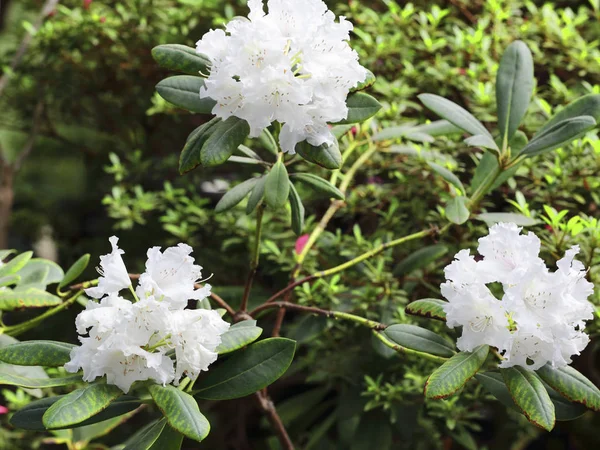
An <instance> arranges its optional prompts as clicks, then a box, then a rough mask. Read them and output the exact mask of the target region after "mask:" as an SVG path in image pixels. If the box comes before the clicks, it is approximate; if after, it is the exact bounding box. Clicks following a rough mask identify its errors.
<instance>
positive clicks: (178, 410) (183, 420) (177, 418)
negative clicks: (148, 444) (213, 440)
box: [149, 384, 210, 442]
mask: <svg viewBox="0 0 600 450" xmlns="http://www.w3.org/2000/svg"><path fill="white" fill-rule="evenodd" d="M149 390H150V395H152V398H153V399H154V401H155V402H156V406H158V408H159V409H160V410H161V411H162V413H163V414H164V416H165V417H166V418H167V421H168V422H169V425H171V426H172V427H173V428H174V429H175V430H177V431H179V432H180V433H181V434H183V435H184V436H187V437H189V438H190V439H194V440H195V441H199V442H200V441H202V440H203V439H204V438H205V437H206V436H208V433H209V431H210V424H209V423H208V420H206V417H204V416H203V415H202V413H201V412H200V409H199V408H198V403H196V400H194V397H192V396H191V395H190V394H186V393H185V392H183V391H181V390H179V389H177V388H176V387H174V386H170V385H167V386H164V387H163V386H160V385H158V384H155V385H153V386H150V387H149Z"/></svg>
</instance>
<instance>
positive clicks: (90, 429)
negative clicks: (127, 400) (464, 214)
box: [71, 399, 139, 450]
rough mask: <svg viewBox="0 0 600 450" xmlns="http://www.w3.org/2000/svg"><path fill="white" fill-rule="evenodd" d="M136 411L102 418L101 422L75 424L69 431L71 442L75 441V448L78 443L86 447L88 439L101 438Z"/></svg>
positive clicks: (136, 411)
mask: <svg viewBox="0 0 600 450" xmlns="http://www.w3.org/2000/svg"><path fill="white" fill-rule="evenodd" d="M119 400H120V399H119ZM115 403H117V402H113V403H111V406H113V405H115ZM109 408H110V406H109ZM107 410H108V408H107V409H105V410H104V411H103V413H104V412H105V411H107ZM138 412H139V409H137V410H133V411H131V412H129V413H127V414H120V415H118V416H115V417H112V418H110V419H106V420H103V421H101V422H97V423H93V424H91V425H86V426H77V427H76V428H73V429H71V432H72V433H73V438H72V442H74V443H75V442H76V443H77V444H76V445H75V447H76V448H77V445H79V448H83V447H86V448H88V447H87V444H88V443H89V442H90V441H92V440H94V439H98V438H101V437H103V436H106V435H107V434H109V433H110V432H111V431H113V430H114V429H115V428H117V427H118V426H120V425H122V424H124V423H125V422H127V421H128V420H129V419H131V418H132V417H133V416H134V415H135V414H136V413H138ZM101 414H102V413H101ZM92 419H93V417H92ZM98 450H99V449H98Z"/></svg>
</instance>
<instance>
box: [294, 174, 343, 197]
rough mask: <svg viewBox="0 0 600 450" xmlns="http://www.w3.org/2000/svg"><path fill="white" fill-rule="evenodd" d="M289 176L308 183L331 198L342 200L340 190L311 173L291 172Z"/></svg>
mask: <svg viewBox="0 0 600 450" xmlns="http://www.w3.org/2000/svg"><path fill="white" fill-rule="evenodd" d="M290 177H292V178H294V179H297V180H299V181H301V182H302V183H306V184H308V185H309V186H310V187H312V188H313V189H315V190H316V191H318V192H321V193H323V194H325V195H328V196H329V197H331V198H337V199H339V200H344V198H345V197H344V194H342V192H341V191H340V190H339V189H338V188H336V187H335V186H334V185H333V184H331V183H330V182H329V181H327V180H324V179H323V178H321V177H319V176H317V175H313V174H312V173H293V174H291V175H290Z"/></svg>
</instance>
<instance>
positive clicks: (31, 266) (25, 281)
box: [18, 258, 65, 290]
mask: <svg viewBox="0 0 600 450" xmlns="http://www.w3.org/2000/svg"><path fill="white" fill-rule="evenodd" d="M18 275H19V276H20V277H21V282H20V283H19V289H25V288H29V287H35V288H37V289H42V290H46V286H48V285H49V284H53V283H58V282H59V281H60V280H62V279H63V277H64V276H65V273H64V272H63V270H62V269H61V267H60V266H59V265H58V264H56V263H55V262H53V261H49V260H47V259H41V258H32V259H30V260H29V261H28V262H27V264H25V266H24V267H23V268H21V270H19V272H18Z"/></svg>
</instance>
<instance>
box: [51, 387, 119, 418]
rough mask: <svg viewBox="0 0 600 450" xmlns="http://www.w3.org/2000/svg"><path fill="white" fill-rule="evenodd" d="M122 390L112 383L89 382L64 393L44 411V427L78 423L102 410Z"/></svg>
mask: <svg viewBox="0 0 600 450" xmlns="http://www.w3.org/2000/svg"><path fill="white" fill-rule="evenodd" d="M122 394H123V392H122V391H121V389H119V388H118V387H117V386H113V385H112V384H90V385H88V386H87V387H85V388H82V389H77V390H75V391H73V392H71V393H70V394H67V395H65V396H64V397H63V398H61V399H60V400H59V401H57V402H56V403H54V404H53V405H52V406H51V407H50V408H48V411H46V412H45V413H44V416H43V418H42V421H43V422H44V425H45V426H46V428H48V429H51V428H65V427H69V426H72V425H76V424H79V423H81V422H83V421H84V420H86V419H89V418H90V417H92V416H95V415H96V414H98V413H99V412H101V411H102V410H104V409H105V408H106V407H107V406H108V405H110V403H111V402H112V401H113V400H115V399H117V398H118V397H119V396H121V395H122Z"/></svg>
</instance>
